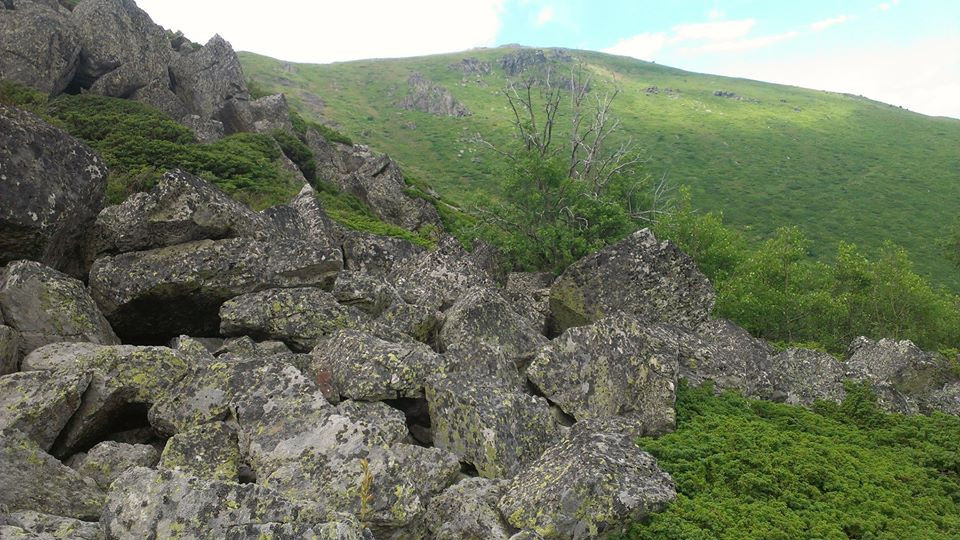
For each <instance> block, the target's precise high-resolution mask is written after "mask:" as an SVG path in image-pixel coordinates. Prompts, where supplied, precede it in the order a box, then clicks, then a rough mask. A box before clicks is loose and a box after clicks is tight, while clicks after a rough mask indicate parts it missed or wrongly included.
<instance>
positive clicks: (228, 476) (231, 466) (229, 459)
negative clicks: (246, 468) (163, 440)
mask: <svg viewBox="0 0 960 540" xmlns="http://www.w3.org/2000/svg"><path fill="white" fill-rule="evenodd" d="M241 459H242V457H241V455H240V447H239V442H238V439H237V433H236V430H234V429H233V428H232V427H230V426H229V425H228V424H226V423H224V422H210V423H207V424H200V425H199V426H196V427H193V428H190V429H188V430H186V431H182V432H180V433H177V434H176V435H174V436H173V437H170V439H168V440H167V445H166V446H165V447H164V449H163V455H162V456H160V467H163V468H165V469H171V470H175V471H180V472H183V473H185V474H189V475H190V476H196V477H198V478H205V479H209V480H222V481H224V482H239V480H240V465H241Z"/></svg>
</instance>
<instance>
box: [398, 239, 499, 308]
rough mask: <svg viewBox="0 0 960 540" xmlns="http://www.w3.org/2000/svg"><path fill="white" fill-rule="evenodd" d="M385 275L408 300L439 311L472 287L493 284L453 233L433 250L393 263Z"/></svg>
mask: <svg viewBox="0 0 960 540" xmlns="http://www.w3.org/2000/svg"><path fill="white" fill-rule="evenodd" d="M387 279H388V281H390V282H391V283H393V285H394V287H396V289H397V291H398V292H399V293H400V296H402V297H403V299H404V300H406V301H407V302H408V303H410V304H420V305H424V306H428V307H431V308H433V309H437V310H440V311H444V310H446V309H447V308H449V307H450V306H452V305H453V304H454V302H456V301H457V300H458V299H460V297H461V296H462V295H463V293H464V292H466V291H467V290H469V289H471V288H473V287H478V286H480V287H488V288H492V287H494V283H493V281H491V280H490V278H489V277H488V276H487V274H486V272H484V271H483V269H481V268H479V267H478V266H477V265H476V264H474V263H473V262H472V261H470V260H469V258H468V257H467V252H466V250H465V249H463V246H461V245H460V243H459V242H458V241H457V240H456V239H455V238H453V237H444V238H443V239H441V241H440V243H439V245H437V248H436V249H435V250H433V251H428V252H425V253H421V254H419V255H418V256H416V257H415V258H411V259H408V260H407V261H405V262H404V264H402V265H399V266H397V267H395V268H394V270H393V272H391V273H390V275H389V276H388V278H387Z"/></svg>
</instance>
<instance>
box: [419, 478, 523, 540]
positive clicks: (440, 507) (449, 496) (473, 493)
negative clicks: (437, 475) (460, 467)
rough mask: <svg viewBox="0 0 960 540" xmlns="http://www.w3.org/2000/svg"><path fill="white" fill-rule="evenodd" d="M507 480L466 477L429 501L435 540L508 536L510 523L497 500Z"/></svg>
mask: <svg viewBox="0 0 960 540" xmlns="http://www.w3.org/2000/svg"><path fill="white" fill-rule="evenodd" d="M505 486H506V482H504V481H502V480H500V481H497V480H489V479H486V478H465V479H463V480H461V481H460V482H457V483H456V484H454V485H452V486H450V487H449V488H447V490H446V491H444V492H443V493H441V494H440V495H437V496H436V497H434V498H433V500H432V501H430V506H429V507H428V508H427V513H426V516H425V519H426V525H427V530H428V531H429V532H430V535H431V536H430V538H433V539H435V540H480V539H484V540H508V539H509V538H510V527H509V525H507V523H506V521H505V520H504V519H503V516H501V515H500V510H498V509H497V501H499V500H500V496H501V494H502V492H503V489H504V487H505Z"/></svg>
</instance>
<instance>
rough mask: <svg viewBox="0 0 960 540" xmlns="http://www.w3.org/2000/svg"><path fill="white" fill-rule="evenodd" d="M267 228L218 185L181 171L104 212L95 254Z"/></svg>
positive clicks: (239, 235) (249, 233) (95, 238)
mask: <svg viewBox="0 0 960 540" xmlns="http://www.w3.org/2000/svg"><path fill="white" fill-rule="evenodd" d="M264 226H265V223H264V219H263V218H262V217H261V216H258V215H257V214H256V213H255V212H253V211H252V210H250V209H249V208H247V207H246V206H244V205H243V204H242V203H240V202H237V201H236V200H235V199H233V198H231V197H230V196H229V195H227V194H226V193H224V192H223V191H221V190H220V189H219V188H218V187H216V186H214V185H213V184H211V183H209V182H206V181H204V180H201V179H199V178H197V177H196V176H193V175H192V174H189V173H185V172H183V171H181V170H179V169H177V170H174V171H171V172H168V173H166V174H165V175H163V178H162V179H161V180H160V181H159V182H157V185H156V186H154V187H153V188H152V189H151V190H150V191H148V192H146V193H136V194H134V195H132V196H130V197H129V198H128V199H127V200H126V201H124V202H123V203H122V204H119V205H116V206H110V207H107V208H104V209H103V211H102V212H100V215H98V216H97V221H96V224H95V226H94V234H93V240H92V244H93V249H92V251H93V255H94V257H93V258H96V257H99V256H101V255H115V254H118V253H127V252H130V251H143V250H147V249H153V248H161V247H167V246H173V245H176V244H183V243H185V242H191V241H193V240H221V239H225V238H242V237H243V238H253V237H254V236H255V235H256V234H257V230H258V229H260V228H263V227H264Z"/></svg>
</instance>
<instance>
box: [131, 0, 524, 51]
mask: <svg viewBox="0 0 960 540" xmlns="http://www.w3.org/2000/svg"><path fill="white" fill-rule="evenodd" d="M504 3H505V0H474V1H471V0H409V1H404V2H384V1H379V0H352V1H349V2H316V1H310V2H304V1H299V0H274V1H273V2H271V3H270V5H269V6H266V5H265V4H264V3H263V2H260V1H254V0H203V1H200V2H198V1H196V0H138V2H137V4H138V5H139V6H140V7H141V8H143V9H144V10H145V11H146V12H147V13H149V14H150V16H151V17H152V18H153V19H154V21H156V22H157V23H158V24H160V25H162V26H164V27H167V28H170V29H174V30H182V31H183V32H184V33H185V34H186V35H187V37H189V38H190V39H192V40H194V41H199V42H205V41H206V40H207V39H209V38H210V37H211V36H213V34H215V33H219V34H220V35H221V36H223V37H224V38H225V39H227V40H228V41H230V43H231V44H232V45H233V47H234V48H235V49H237V50H244V51H255V52H258V53H260V54H265V55H269V56H273V57H275V58H280V59H283V60H290V61H295V62H333V61H340V60H354V59H362V58H383V57H403V56H416V55H424V54H435V53H440V52H452V51H460V50H464V49H469V48H472V47H477V46H488V45H494V41H495V39H496V36H497V32H498V31H499V29H500V17H501V14H502V12H503V8H504Z"/></svg>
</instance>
